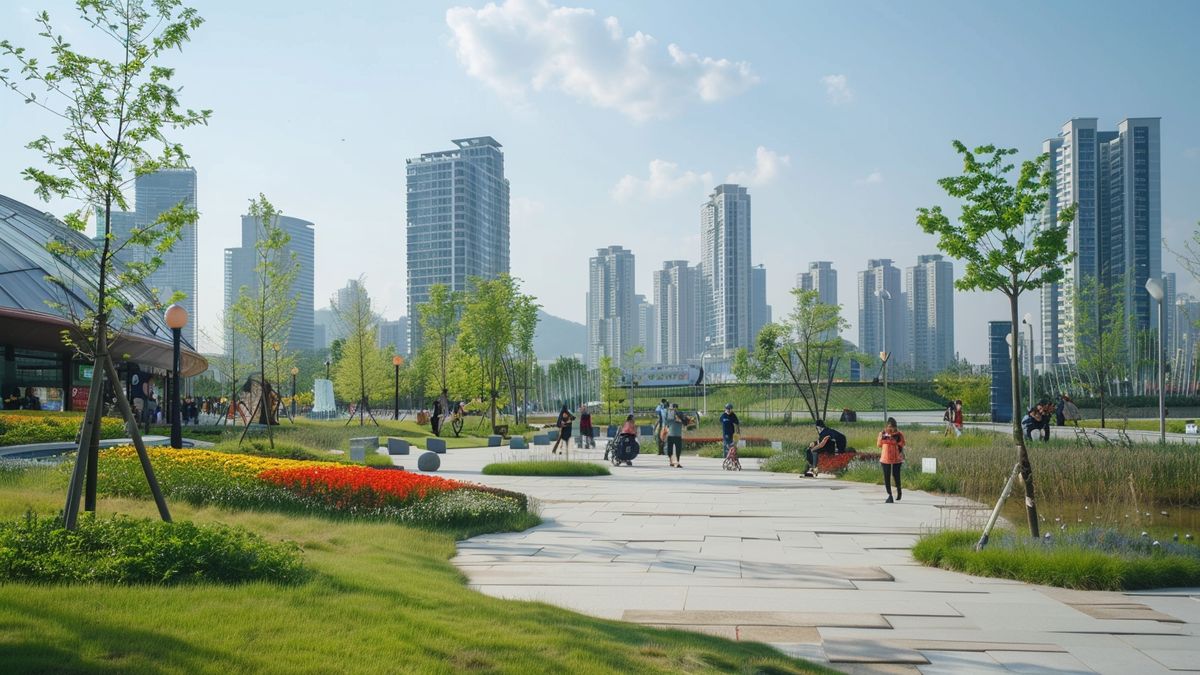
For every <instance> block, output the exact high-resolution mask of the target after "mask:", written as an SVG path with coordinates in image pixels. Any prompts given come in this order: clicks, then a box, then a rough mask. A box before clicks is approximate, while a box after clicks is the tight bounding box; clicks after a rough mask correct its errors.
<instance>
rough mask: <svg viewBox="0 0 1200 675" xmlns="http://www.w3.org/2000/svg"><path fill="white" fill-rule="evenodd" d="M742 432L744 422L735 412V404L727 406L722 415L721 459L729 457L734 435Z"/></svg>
mask: <svg viewBox="0 0 1200 675" xmlns="http://www.w3.org/2000/svg"><path fill="white" fill-rule="evenodd" d="M741 432H742V422H741V420H739V419H738V416H737V415H736V414H735V413H734V412H733V404H732V403H726V404H725V412H723V413H721V439H722V441H723V442H722V443H721V457H727V456H728V455H729V446H731V445H733V435H734V434H738V433H741Z"/></svg>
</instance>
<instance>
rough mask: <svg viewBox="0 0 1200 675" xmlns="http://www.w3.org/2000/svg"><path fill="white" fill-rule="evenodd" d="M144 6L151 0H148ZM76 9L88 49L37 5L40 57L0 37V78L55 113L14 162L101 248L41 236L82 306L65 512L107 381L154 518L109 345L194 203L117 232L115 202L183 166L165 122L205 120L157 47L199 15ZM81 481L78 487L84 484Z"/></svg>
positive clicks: (92, 495)
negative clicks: (77, 423)
mask: <svg viewBox="0 0 1200 675" xmlns="http://www.w3.org/2000/svg"><path fill="white" fill-rule="evenodd" d="M147 5H149V6H147ZM76 8H77V10H78V12H79V15H80V18H81V19H82V20H83V22H84V23H85V24H86V25H87V27H88V28H90V29H92V34H93V35H95V37H96V40H97V47H96V49H97V51H96V52H95V53H84V52H82V51H78V50H76V49H75V48H74V47H73V46H72V45H71V44H69V43H68V42H67V41H66V40H65V39H64V38H63V37H62V35H61V34H59V33H58V32H57V31H56V29H55V28H54V26H53V25H52V23H51V21H50V16H49V14H48V13H46V12H42V13H40V14H38V15H37V18H36V21H37V22H38V23H39V24H40V25H41V29H42V30H41V32H40V35H41V36H42V37H44V38H45V39H46V41H47V43H48V44H47V49H48V51H49V58H48V59H46V60H44V61H43V60H42V59H39V58H37V57H36V56H34V55H31V54H29V53H28V52H27V51H26V49H25V48H24V47H18V46H14V45H13V44H12V43H10V42H9V41H8V40H3V41H0V57H3V58H4V59H5V60H6V61H7V62H9V63H12V64H15V65H16V67H17V70H16V72H13V71H12V70H11V69H10V68H8V67H3V68H0V84H2V85H3V86H4V87H6V88H8V89H11V90H12V91H13V92H15V93H17V94H18V95H19V96H21V97H22V98H23V99H24V100H25V102H26V103H30V104H33V105H36V106H38V107H40V108H41V109H43V110H44V111H46V112H48V113H50V114H51V115H54V116H55V117H56V118H58V119H59V120H60V121H61V124H62V125H63V127H64V129H63V131H62V135H61V137H60V139H58V140H54V139H52V138H51V137H50V136H48V135H42V136H40V137H39V138H37V139H35V140H34V141H32V142H31V143H29V145H28V146H27V147H28V148H30V149H31V150H34V151H36V152H37V153H39V154H40V155H41V157H42V161H43V163H44V166H43V167H41V168H38V167H30V168H28V169H26V170H25V171H24V172H23V175H24V177H25V179H26V180H29V181H31V182H32V183H34V192H35V193H36V194H37V195H38V196H39V197H40V198H42V199H43V200H45V201H50V200H51V199H64V200H68V201H72V202H75V203H77V204H78V207H77V208H75V209H74V210H73V211H70V212H69V213H67V214H65V216H64V217H63V221H64V222H65V223H66V225H67V226H68V227H69V228H71V229H73V230H75V231H77V232H83V231H84V230H85V228H86V225H87V219H88V218H89V217H90V216H91V214H93V213H95V215H96V217H97V221H98V222H97V226H96V235H97V239H98V240H99V246H98V247H92V246H83V245H78V242H77V241H73V240H72V239H71V238H67V237H64V238H63V239H62V240H56V241H52V242H48V243H47V249H48V250H49V251H50V252H51V253H52V254H54V255H55V256H56V257H57V258H58V259H59V260H60V261H62V263H63V266H64V273H63V274H62V275H60V277H59V278H57V279H55V280H56V281H57V282H58V283H59V284H61V285H63V286H64V288H71V287H82V288H86V289H87V290H86V293H87V295H88V298H87V299H88V301H89V306H88V307H75V306H70V307H68V308H67V309H68V314H69V316H70V317H71V318H72V323H73V328H71V329H70V330H68V331H65V332H64V341H65V342H66V343H67V344H68V345H69V346H72V347H73V348H75V349H76V350H77V351H78V352H79V353H80V354H81V355H82V356H84V357H85V358H90V359H91V360H92V361H93V362H94V363H95V366H96V367H95V368H94V369H93V375H92V383H91V390H90V395H89V397H88V407H87V413H86V414H85V416H84V421H83V426H82V428H81V430H80V435H79V438H80V443H79V453H78V455H77V456H76V461H75V470H74V472H73V474H72V477H71V481H70V486H69V487H68V491H67V504H66V506H65V508H64V511H63V514H64V522H65V525H66V526H67V528H69V529H70V528H74V527H75V524H76V520H77V517H78V513H79V498H80V495H81V492H84V491H85V492H86V497H85V500H84V501H85V507H86V508H87V509H88V510H92V511H94V510H95V508H96V463H97V461H98V448H99V426H100V417H101V415H102V414H103V407H102V398H103V392H104V390H105V383H106V382H107V383H108V384H109V385H110V386H111V387H112V389H113V390H114V391H115V393H116V398H117V405H118V407H119V408H120V409H121V412H122V414H123V415H124V416H125V418H126V421H127V422H128V426H129V427H130V432H131V434H132V435H133V441H134V445H135V446H136V447H137V450H138V454H139V455H140V457H141V460H142V468H143V471H144V472H145V474H146V479H147V481H148V482H149V483H150V487H151V492H152V493H153V494H154V497H155V501H156V502H157V505H158V510H159V515H160V516H161V517H162V519H163V520H168V521H169V520H170V519H171V516H170V512H169V511H168V509H167V505H166V502H165V501H164V500H163V498H162V495H161V493H160V491H159V489H158V484H157V482H156V481H155V479H154V473H153V470H152V468H151V466H150V462H149V459H148V456H147V455H146V452H145V447H144V445H143V443H142V439H141V435H140V434H139V433H137V421H136V420H135V419H134V416H133V411H132V409H131V408H130V406H129V402H128V400H126V398H125V395H124V391H123V390H122V388H121V387H120V386H119V383H120V379H119V378H118V377H117V373H116V368H115V367H114V366H113V363H112V358H111V352H110V348H111V347H112V344H113V341H114V340H115V339H116V337H117V335H118V334H119V333H120V332H122V330H124V329H125V328H126V327H127V326H129V325H132V324H133V323H136V322H137V321H139V320H140V319H141V318H142V317H143V316H144V315H145V313H146V312H148V311H150V310H152V309H157V308H156V307H153V306H152V305H150V304H149V303H139V304H137V305H134V306H130V305H129V304H128V302H127V301H126V300H125V298H126V297H128V294H126V293H124V292H123V291H125V290H127V289H133V288H135V287H137V286H139V285H140V284H142V282H143V281H145V280H146V278H147V277H148V276H149V275H150V274H151V273H152V272H153V271H154V270H155V269H156V268H157V267H158V266H159V265H161V264H162V258H161V256H162V254H164V253H166V252H168V251H170V249H171V247H172V246H173V245H174V243H175V242H176V241H177V240H178V239H179V237H180V236H181V234H182V232H183V231H184V228H186V227H191V226H193V225H194V224H195V222H196V213H195V211H193V210H191V209H188V208H186V207H185V205H184V204H182V203H180V204H177V205H176V206H174V207H173V208H171V209H168V210H166V211H165V212H164V213H162V214H161V215H160V216H159V217H158V218H157V219H156V220H155V221H154V222H153V223H148V224H142V225H139V226H138V227H136V228H134V230H133V231H132V232H131V233H130V235H129V236H128V237H127V238H125V239H123V240H122V239H120V238H119V237H116V236H115V235H114V233H113V228H112V216H113V212H114V211H115V210H128V208H129V202H128V199H127V197H126V195H125V191H126V190H127V189H128V188H129V186H130V184H131V182H132V181H133V179H134V178H135V177H136V176H139V175H143V174H147V173H151V172H153V171H157V170H159V169H165V168H178V167H185V166H187V154H186V153H185V152H184V150H183V147H182V146H181V145H180V144H178V143H176V142H173V141H171V140H170V139H168V137H167V136H168V134H169V133H170V132H171V131H174V130H180V129H184V128H187V127H192V126H196V125H199V124H205V123H207V121H208V118H209V114H210V111H208V110H202V111H193V110H189V109H184V108H182V107H181V105H180V102H179V91H180V90H179V88H177V87H175V86H173V84H172V83H171V78H172V77H173V76H174V74H175V72H174V70H173V69H171V68H167V67H165V66H163V65H161V60H162V57H163V55H164V53H165V52H168V51H171V50H175V49H181V48H182V47H183V45H184V43H186V42H188V41H189V40H190V39H191V34H192V32H193V31H195V30H196V29H197V28H199V27H200V24H201V23H203V20H202V19H201V18H200V16H199V15H198V14H197V13H196V11H195V10H193V9H191V8H187V7H183V6H182V4H181V3H180V2H179V0H156V1H155V2H153V3H152V4H151V3H146V2H142V1H140V0H129V1H121V0H77V2H76ZM127 247H142V248H144V249H145V250H147V251H150V252H152V255H151V257H150V259H149V260H148V261H145V262H135V263H132V264H127V265H124V266H121V265H118V264H117V262H116V257H117V255H118V254H119V253H120V252H121V251H122V250H123V249H125V248H127ZM76 269H82V270H87V273H88V274H96V275H97V278H98V282H99V283H98V284H97V285H96V286H95V287H94V288H91V287H90V283H89V284H73V283H71V282H70V281H69V279H72V278H74V275H75V274H76V271H75V270H76ZM85 482H86V486H85Z"/></svg>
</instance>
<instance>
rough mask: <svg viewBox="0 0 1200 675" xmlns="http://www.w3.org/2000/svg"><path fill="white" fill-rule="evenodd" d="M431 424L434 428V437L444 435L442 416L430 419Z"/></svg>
mask: <svg viewBox="0 0 1200 675" xmlns="http://www.w3.org/2000/svg"><path fill="white" fill-rule="evenodd" d="M429 424H430V425H431V426H432V427H433V435H434V436H441V435H442V416H441V415H434V416H433V417H431V418H429Z"/></svg>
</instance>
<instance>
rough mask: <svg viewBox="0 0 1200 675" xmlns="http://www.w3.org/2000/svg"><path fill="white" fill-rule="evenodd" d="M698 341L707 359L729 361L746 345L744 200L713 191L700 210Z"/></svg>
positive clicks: (727, 188)
mask: <svg viewBox="0 0 1200 675" xmlns="http://www.w3.org/2000/svg"><path fill="white" fill-rule="evenodd" d="M700 237H701V248H702V251H701V262H700V268H701V270H702V275H703V293H704V300H705V306H704V312H703V317H704V319H703V320H704V326H705V328H704V337H705V338H707V339H708V340H709V341H710V343H709V347H710V349H711V350H712V352H713V354H714V355H716V356H721V357H729V356H731V355H732V354H733V351H734V350H736V349H737V348H739V347H749V346H750V344H751V339H752V337H751V312H752V309H751V289H750V194H749V193H748V192H747V191H746V188H744V187H742V186H739V185H732V184H724V185H718V186H717V187H716V188H714V189H713V192H712V194H711V195H709V197H708V201H707V202H705V203H704V205H703V206H701V207H700Z"/></svg>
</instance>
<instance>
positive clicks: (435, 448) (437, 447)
mask: <svg viewBox="0 0 1200 675" xmlns="http://www.w3.org/2000/svg"><path fill="white" fill-rule="evenodd" d="M425 449H426V450H428V451H430V452H436V453H437V454H439V455H444V454H446V441H444V440H442V439H440V438H427V439H425Z"/></svg>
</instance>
